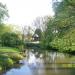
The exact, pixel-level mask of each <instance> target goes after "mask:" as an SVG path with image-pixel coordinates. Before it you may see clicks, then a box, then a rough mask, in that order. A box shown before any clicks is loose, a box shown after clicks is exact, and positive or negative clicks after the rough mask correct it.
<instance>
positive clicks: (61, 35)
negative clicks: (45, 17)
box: [42, 0, 75, 52]
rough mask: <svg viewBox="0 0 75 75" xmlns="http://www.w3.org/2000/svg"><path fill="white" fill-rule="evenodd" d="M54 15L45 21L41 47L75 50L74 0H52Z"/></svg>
mask: <svg viewBox="0 0 75 75" xmlns="http://www.w3.org/2000/svg"><path fill="white" fill-rule="evenodd" d="M53 9H54V12H55V16H54V17H53V18H51V19H50V20H49V21H48V22H47V28H46V30H45V32H44V39H43V40H42V45H43V47H45V48H47V49H50V48H51V47H53V48H55V49H57V50H58V51H63V52H73V51H75V0H62V1H58V0H57V1H53Z"/></svg>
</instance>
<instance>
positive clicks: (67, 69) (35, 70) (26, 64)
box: [3, 50, 75, 75]
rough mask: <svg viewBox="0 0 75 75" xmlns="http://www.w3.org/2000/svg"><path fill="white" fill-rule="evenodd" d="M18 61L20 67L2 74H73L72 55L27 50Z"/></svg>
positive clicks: (74, 65)
mask: <svg viewBox="0 0 75 75" xmlns="http://www.w3.org/2000/svg"><path fill="white" fill-rule="evenodd" d="M26 53H27V57H26V58H25V59H23V60H21V61H20V63H22V64H23V65H22V66H21V67H20V68H17V69H16V68H13V69H10V70H9V71H7V72H6V73H5V74H3V75H75V64H74V61H75V60H74V57H73V58H72V57H71V58H70V57H69V55H65V54H63V53H57V52H47V51H45V52H36V51H34V50H32V51H27V52H26Z"/></svg>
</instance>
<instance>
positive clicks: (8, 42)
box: [1, 32, 21, 47]
mask: <svg viewBox="0 0 75 75" xmlns="http://www.w3.org/2000/svg"><path fill="white" fill-rule="evenodd" d="M1 42H2V46H8V47H19V45H21V39H20V37H19V35H18V34H16V33H9V32H6V33H4V34H3V35H2V36H1Z"/></svg>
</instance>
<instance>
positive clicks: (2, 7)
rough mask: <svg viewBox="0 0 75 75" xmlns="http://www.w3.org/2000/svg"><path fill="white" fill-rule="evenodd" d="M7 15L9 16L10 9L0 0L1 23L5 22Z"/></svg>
mask: <svg viewBox="0 0 75 75" xmlns="http://www.w3.org/2000/svg"><path fill="white" fill-rule="evenodd" d="M5 17H8V10H7V7H6V5H3V4H2V3H1V2H0V24H1V23H2V22H3V20H4V18H5Z"/></svg>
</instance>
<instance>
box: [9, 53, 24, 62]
mask: <svg viewBox="0 0 75 75" xmlns="http://www.w3.org/2000/svg"><path fill="white" fill-rule="evenodd" d="M8 56H9V58H11V59H12V60H13V61H15V62H19V60H21V59H23V56H22V55H20V54H19V53H12V54H8Z"/></svg>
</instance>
